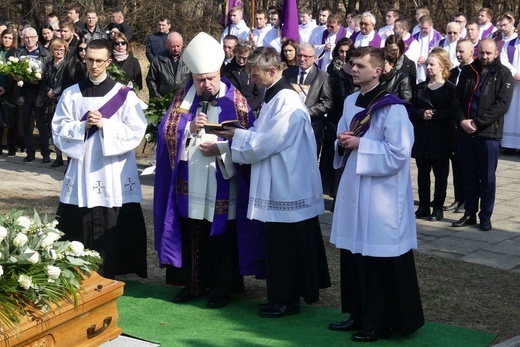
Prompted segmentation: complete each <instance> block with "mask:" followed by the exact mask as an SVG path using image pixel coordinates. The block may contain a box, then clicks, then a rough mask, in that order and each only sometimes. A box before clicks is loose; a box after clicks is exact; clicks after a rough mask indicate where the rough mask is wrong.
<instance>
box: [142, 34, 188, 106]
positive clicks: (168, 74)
mask: <svg viewBox="0 0 520 347" xmlns="http://www.w3.org/2000/svg"><path fill="white" fill-rule="evenodd" d="M183 45H184V40H183V38H182V36H181V34H179V33H178V32H176V31H172V32H171V33H169V34H168V38H167V39H166V49H165V50H164V51H163V52H162V53H160V54H159V55H157V56H156V57H154V58H153V59H152V62H151V64H150V70H148V76H146V84H147V85H148V89H149V90H150V98H156V97H161V96H165V95H166V94H168V93H170V92H171V91H172V90H174V89H175V88H178V87H180V86H182V85H183V84H184V83H185V82H186V81H187V80H188V78H189V77H190V72H189V70H188V68H187V67H186V65H185V64H184V61H183V59H182V49H183Z"/></svg>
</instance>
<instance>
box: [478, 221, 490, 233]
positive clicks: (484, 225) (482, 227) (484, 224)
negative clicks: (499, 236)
mask: <svg viewBox="0 0 520 347" xmlns="http://www.w3.org/2000/svg"><path fill="white" fill-rule="evenodd" d="M480 230H482V231H490V230H491V220H489V219H481V220H480Z"/></svg>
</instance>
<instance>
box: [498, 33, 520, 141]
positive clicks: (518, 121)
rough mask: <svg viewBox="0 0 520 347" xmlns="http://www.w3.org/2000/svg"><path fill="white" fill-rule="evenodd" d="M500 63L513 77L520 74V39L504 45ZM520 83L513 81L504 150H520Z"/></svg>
mask: <svg viewBox="0 0 520 347" xmlns="http://www.w3.org/2000/svg"><path fill="white" fill-rule="evenodd" d="M500 62H501V63H502V65H504V66H505V67H507V68H508V69H509V71H511V75H513V76H514V75H515V74H517V73H519V72H520V38H516V39H515V40H511V41H509V42H508V43H506V44H504V47H502V52H501V53H500ZM519 109H520V81H517V80H516V79H513V98H512V99H511V105H510V106H509V109H508V110H507V112H506V114H505V115H504V135H503V136H502V140H500V145H501V146H502V147H504V148H515V149H520V114H519V113H518V110H519Z"/></svg>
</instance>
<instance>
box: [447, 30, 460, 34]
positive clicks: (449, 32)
mask: <svg viewBox="0 0 520 347" xmlns="http://www.w3.org/2000/svg"><path fill="white" fill-rule="evenodd" d="M446 34H448V35H458V34H459V33H458V32H456V31H448V32H447V33H446Z"/></svg>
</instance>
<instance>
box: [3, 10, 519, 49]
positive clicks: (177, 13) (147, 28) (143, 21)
mask: <svg viewBox="0 0 520 347" xmlns="http://www.w3.org/2000/svg"><path fill="white" fill-rule="evenodd" d="M242 2H243V4H244V19H245V20H246V23H248V24H249V25H251V24H252V23H251V11H252V10H253V9H254V10H257V9H259V8H268V7H269V6H271V5H281V2H282V1H281V0H257V1H254V3H252V2H251V1H250V0H242ZM75 3H76V4H78V5H79V6H80V7H81V8H83V9H90V8H93V9H95V10H97V12H98V14H99V17H100V23H101V26H102V27H103V26H104V25H106V24H108V23H109V20H110V11H111V10H113V9H116V8H120V9H123V10H124V12H125V20H126V21H127V22H128V23H129V24H130V25H131V26H132V28H133V29H134V31H135V34H134V37H135V40H136V41H140V42H145V40H146V37H147V36H148V35H149V34H150V33H151V32H153V31H154V30H155V23H156V22H157V20H158V19H159V18H161V17H163V16H167V17H169V18H171V19H172V28H173V29H174V30H176V31H179V32H180V33H181V34H182V35H183V36H184V37H185V38H187V39H188V40H189V39H191V38H192V37H193V36H194V35H195V34H196V33H197V32H199V31H206V32H209V33H211V34H213V35H215V36H216V35H219V34H220V32H221V30H222V28H221V26H220V22H221V18H222V12H223V10H224V9H225V0H128V1H123V0H83V1H77V2H75ZM71 4H72V2H71V1H70V0H3V1H1V2H0V13H1V14H0V19H3V20H9V21H18V20H21V19H27V20H29V21H30V22H31V23H33V24H34V25H35V26H36V27H39V26H40V25H41V23H42V21H43V20H44V19H45V15H46V14H48V13H50V12H55V13H57V14H58V15H60V16H61V17H65V14H66V11H67V7H68V6H70V5H71ZM298 4H299V5H302V4H307V5H309V6H311V8H313V9H314V10H315V12H316V13H317V12H318V9H319V8H320V7H322V6H325V5H327V6H329V7H331V8H332V9H333V10H335V11H341V12H343V13H350V12H352V11H354V10H357V11H359V12H364V11H371V12H372V13H374V14H375V15H376V16H377V17H378V26H379V23H384V21H383V18H384V17H383V16H384V14H385V12H386V11H387V10H388V9H391V8H396V9H399V10H400V11H401V12H402V13H403V14H404V16H405V17H407V18H410V19H412V20H413V19H414V15H415V9H416V8H417V7H419V6H428V8H429V9H430V13H431V15H432V17H433V18H434V20H435V23H434V24H435V27H436V28H437V29H438V30H439V31H441V32H442V31H443V28H444V27H445V24H446V23H447V22H448V21H450V20H452V19H453V15H454V14H455V13H458V12H462V13H464V14H466V16H467V17H468V19H469V20H472V19H476V14H477V11H478V10H479V9H480V8H481V7H488V8H491V9H492V10H493V11H494V13H495V17H497V16H498V15H499V14H500V13H502V12H504V11H512V12H513V13H514V14H515V15H516V17H517V18H518V17H519V15H520V0H496V1H493V2H492V1H491V0H447V1H445V0H395V1H389V0H340V1H333V2H327V1H324V0H310V1H306V0H300V1H298ZM381 26H382V25H381Z"/></svg>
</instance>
